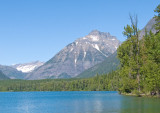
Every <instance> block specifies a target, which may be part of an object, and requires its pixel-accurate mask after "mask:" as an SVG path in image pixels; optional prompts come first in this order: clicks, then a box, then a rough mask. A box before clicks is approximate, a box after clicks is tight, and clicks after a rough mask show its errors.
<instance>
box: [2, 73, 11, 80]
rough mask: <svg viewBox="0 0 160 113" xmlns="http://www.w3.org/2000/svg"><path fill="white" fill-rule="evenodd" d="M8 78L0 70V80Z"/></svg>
mask: <svg viewBox="0 0 160 113" xmlns="http://www.w3.org/2000/svg"><path fill="white" fill-rule="evenodd" d="M6 79H9V77H7V76H6V75H5V74H4V73H3V72H2V71H0V80H6Z"/></svg>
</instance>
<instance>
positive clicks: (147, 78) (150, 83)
mask: <svg viewBox="0 0 160 113" xmlns="http://www.w3.org/2000/svg"><path fill="white" fill-rule="evenodd" d="M155 12H157V13H158V16H156V21H157V23H156V29H157V30H159V28H158V27H159V23H160V13H159V12H160V5H159V6H158V7H157V8H156V10H155ZM131 23H132V26H134V27H130V26H129V25H127V27H125V28H124V32H123V34H124V35H125V36H127V40H126V41H125V42H124V43H123V44H121V46H120V47H119V48H118V50H117V54H118V58H119V59H120V70H119V80H120V82H119V89H118V90H119V91H120V92H123V93H134V94H136V95H140V93H145V94H151V95H152V94H157V95H160V32H157V33H156V34H153V33H152V32H150V33H149V34H147V33H146V35H145V36H144V37H143V39H142V40H139V37H138V31H137V32H135V33H133V34H132V31H136V29H137V28H135V26H136V25H135V24H134V23H136V22H133V20H132V19H131Z"/></svg>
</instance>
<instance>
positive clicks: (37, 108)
mask: <svg viewBox="0 0 160 113" xmlns="http://www.w3.org/2000/svg"><path fill="white" fill-rule="evenodd" d="M0 113H160V99H158V98H144V97H143V98H142V97H130V96H122V95H119V94H118V93H117V92H116V91H88V92H87V91H86V92H79V91H73V92H71V91H68V92H0Z"/></svg>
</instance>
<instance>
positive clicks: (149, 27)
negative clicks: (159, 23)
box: [139, 18, 157, 39]
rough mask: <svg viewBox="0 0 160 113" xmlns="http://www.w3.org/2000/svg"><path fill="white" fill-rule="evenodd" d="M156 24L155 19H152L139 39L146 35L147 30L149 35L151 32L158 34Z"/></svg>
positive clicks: (141, 32)
mask: <svg viewBox="0 0 160 113" xmlns="http://www.w3.org/2000/svg"><path fill="white" fill-rule="evenodd" d="M155 24H156V21H155V18H152V19H151V20H150V21H149V22H148V23H147V24H146V26H145V27H144V28H143V29H142V30H141V31H140V34H139V37H140V39H142V38H143V36H144V35H145V30H146V31H147V33H149V32H150V31H152V33H154V34H155V33H156V32H157V31H156V30H155V28H154V25H155Z"/></svg>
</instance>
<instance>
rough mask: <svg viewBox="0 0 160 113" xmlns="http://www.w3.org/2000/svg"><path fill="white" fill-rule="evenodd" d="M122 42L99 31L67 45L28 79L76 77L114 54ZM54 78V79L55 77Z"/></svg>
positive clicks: (94, 31)
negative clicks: (63, 75)
mask: <svg viewBox="0 0 160 113" xmlns="http://www.w3.org/2000/svg"><path fill="white" fill-rule="evenodd" d="M119 45H120V41H119V40H117V38H116V37H115V36H111V35H110V34H109V33H105V32H100V31H98V30H93V31H91V32H90V33H89V34H88V35H87V36H84V37H82V38H79V39H77V40H75V41H74V42H72V43H71V44H69V45H67V46H66V47H65V48H63V49H62V50H61V51H60V52H58V53H57V54H56V55H55V56H54V57H53V58H51V59H50V60H49V61H47V62H46V63H45V64H44V65H42V66H40V67H39V68H37V69H35V70H34V71H33V72H32V73H30V74H29V75H28V77H27V78H28V79H44V78H50V77H51V78H59V76H60V75H61V74H62V73H66V74H65V75H67V76H71V77H75V76H77V75H78V74H80V73H81V72H83V71H84V70H86V69H88V68H90V67H92V66H94V65H96V64H97V63H100V62H102V61H104V60H105V59H106V57H108V56H110V55H111V54H112V53H114V52H115V51H116V50H117V48H118V46H119ZM53 76H54V77H53Z"/></svg>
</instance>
